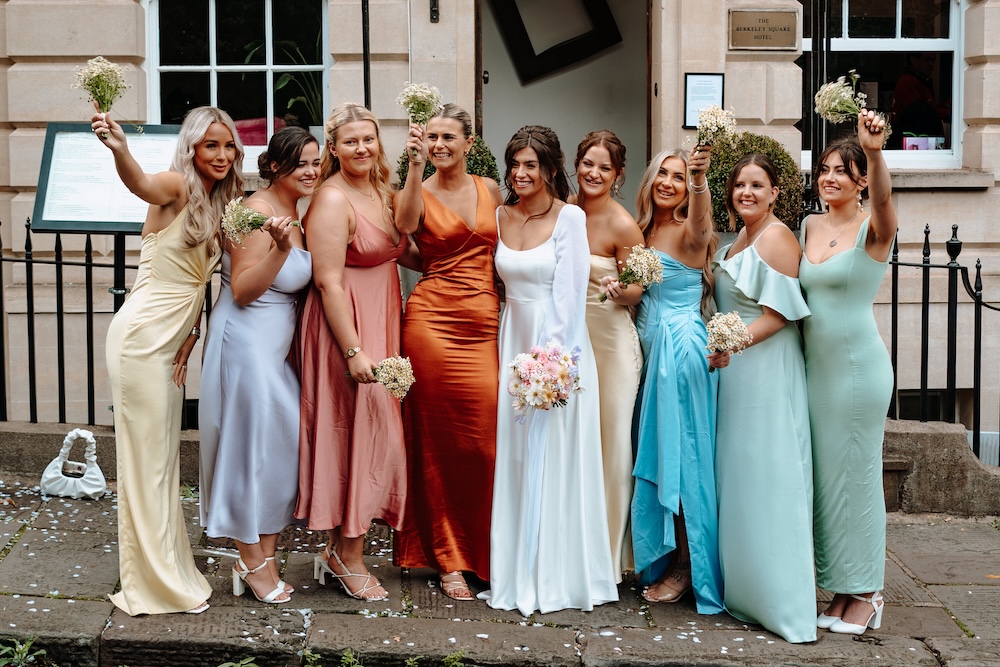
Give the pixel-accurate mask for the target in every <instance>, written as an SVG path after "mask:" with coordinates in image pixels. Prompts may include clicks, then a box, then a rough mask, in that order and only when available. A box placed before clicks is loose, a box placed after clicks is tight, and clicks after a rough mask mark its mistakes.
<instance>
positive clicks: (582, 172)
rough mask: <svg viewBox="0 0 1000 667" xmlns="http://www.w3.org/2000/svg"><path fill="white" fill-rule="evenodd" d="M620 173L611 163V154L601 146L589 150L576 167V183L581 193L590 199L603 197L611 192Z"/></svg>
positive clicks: (594, 146) (597, 145) (596, 145)
mask: <svg viewBox="0 0 1000 667" xmlns="http://www.w3.org/2000/svg"><path fill="white" fill-rule="evenodd" d="M617 178H618V172H617V171H616V170H615V167H614V165H613V164H612V162H611V153H610V152H609V151H608V149H607V148H606V147H604V146H602V145H601V144H595V145H593V146H591V147H590V148H588V149H587V152H586V153H584V155H583V157H582V158H581V159H580V162H579V163H578V164H577V165H576V181H577V184H578V185H579V187H580V192H581V193H582V194H584V195H586V196H588V197H595V198H596V197H603V196H604V195H607V194H608V193H609V192H611V186H612V185H614V182H615V179H617Z"/></svg>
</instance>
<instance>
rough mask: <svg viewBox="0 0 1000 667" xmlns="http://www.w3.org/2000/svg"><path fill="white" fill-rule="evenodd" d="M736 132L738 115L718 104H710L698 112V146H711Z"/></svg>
mask: <svg viewBox="0 0 1000 667" xmlns="http://www.w3.org/2000/svg"><path fill="white" fill-rule="evenodd" d="M735 132H736V114H735V113H733V111H732V110H731V109H723V108H722V107H720V106H719V105H718V104H709V105H708V106H707V107H705V108H704V109H702V110H701V111H699V112H698V145H699V146H711V145H712V144H714V143H715V142H716V140H718V139H719V138H720V137H722V136H724V135H732V134H733V133H735Z"/></svg>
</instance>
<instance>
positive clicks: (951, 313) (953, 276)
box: [944, 225, 962, 424]
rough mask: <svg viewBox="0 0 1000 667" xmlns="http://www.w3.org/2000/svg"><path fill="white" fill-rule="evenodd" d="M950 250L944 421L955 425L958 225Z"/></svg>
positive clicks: (959, 250)
mask: <svg viewBox="0 0 1000 667" xmlns="http://www.w3.org/2000/svg"><path fill="white" fill-rule="evenodd" d="M945 247H946V248H947V249H948V256H949V257H950V258H951V261H949V262H948V352H947V359H946V362H945V374H946V383H945V394H944V403H945V404H944V420H945V421H947V422H951V423H952V424H954V423H955V403H956V397H955V386H956V384H957V383H956V380H955V377H956V370H955V366H956V365H957V359H958V271H959V269H960V268H961V267H960V266H959V265H958V261H957V259H958V256H959V254H960V253H961V252H962V242H961V241H959V240H958V225H952V226H951V238H950V239H948V241H947V242H946V243H945Z"/></svg>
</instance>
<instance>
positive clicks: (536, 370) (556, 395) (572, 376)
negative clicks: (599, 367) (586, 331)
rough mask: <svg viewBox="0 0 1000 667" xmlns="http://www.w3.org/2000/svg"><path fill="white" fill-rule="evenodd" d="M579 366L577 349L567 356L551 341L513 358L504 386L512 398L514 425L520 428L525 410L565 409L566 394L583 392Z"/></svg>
mask: <svg viewBox="0 0 1000 667" xmlns="http://www.w3.org/2000/svg"><path fill="white" fill-rule="evenodd" d="M579 362H580V348H579V347H574V348H573V350H572V351H570V352H567V351H566V349H565V348H564V347H563V346H562V345H560V344H559V343H557V342H556V341H554V340H550V341H549V342H548V343H546V344H545V346H544V347H542V346H537V345H536V346H535V347H533V348H531V349H530V350H529V351H528V352H522V353H521V354H519V355H517V356H516V357H514V359H513V361H511V362H510V380H509V381H508V382H507V393H509V394H510V395H511V396H513V397H514V402H513V406H514V409H515V410H517V412H518V414H517V416H515V417H514V421H516V422H518V423H521V424H523V423H524V419H525V416H526V414H527V411H528V408H535V409H536V410H551V409H552V408H561V407H565V405H566V404H567V402H568V399H569V396H570V394H572V393H578V392H581V391H583V387H582V386H581V385H580V375H579Z"/></svg>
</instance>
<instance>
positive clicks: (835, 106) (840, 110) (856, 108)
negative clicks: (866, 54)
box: [814, 69, 892, 145]
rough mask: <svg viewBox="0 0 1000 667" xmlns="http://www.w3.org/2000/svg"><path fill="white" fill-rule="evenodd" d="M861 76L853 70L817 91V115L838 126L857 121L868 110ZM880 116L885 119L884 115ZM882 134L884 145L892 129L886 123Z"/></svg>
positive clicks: (866, 96)
mask: <svg viewBox="0 0 1000 667" xmlns="http://www.w3.org/2000/svg"><path fill="white" fill-rule="evenodd" d="M848 79H850V80H849V81H848ZM860 79H861V75H860V74H858V72H857V70H853V69H852V70H851V71H849V72H848V73H847V76H846V77H845V76H839V77H837V80H836V81H829V82H827V83H824V84H823V85H822V86H820V87H819V90H817V91H816V97H815V98H814V102H815V103H816V113H818V114H819V115H820V117H822V118H823V119H825V120H828V121H830V122H831V123H833V124H835V125H838V124H840V123H844V122H847V121H851V120H853V121H857V119H858V114H859V113H861V111H862V110H863V109H867V108H868V95H866V94H865V93H862V92H860V91H859V90H858V81H859V80H860ZM879 116H882V117H883V118H884V117H885V116H884V115H883V114H881V113H880V114H879ZM882 133H883V134H884V135H885V136H884V137H883V138H882V143H883V145H884V144H885V142H886V141H888V140H889V135H890V134H892V128H891V127H889V122H888V121H886V123H885V128H883V130H882Z"/></svg>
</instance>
